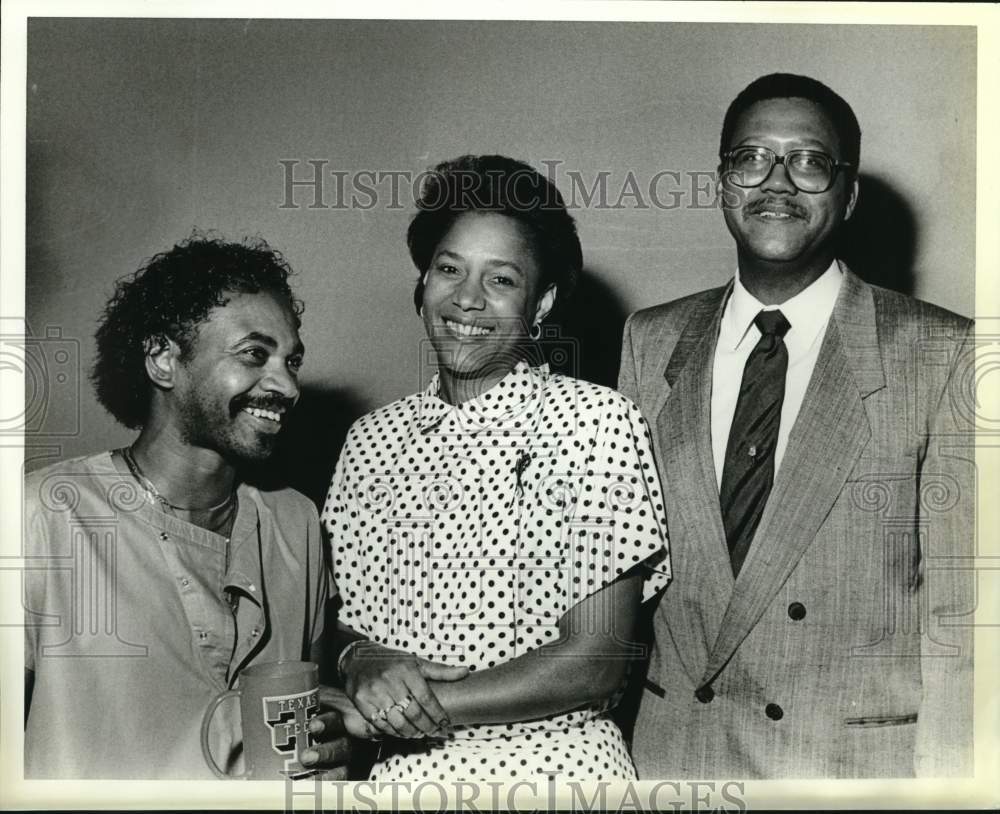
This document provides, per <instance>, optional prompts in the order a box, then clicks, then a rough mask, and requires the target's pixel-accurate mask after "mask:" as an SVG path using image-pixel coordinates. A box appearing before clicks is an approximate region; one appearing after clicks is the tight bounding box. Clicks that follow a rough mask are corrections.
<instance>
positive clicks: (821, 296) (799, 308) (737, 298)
mask: <svg viewBox="0 0 1000 814" xmlns="http://www.w3.org/2000/svg"><path fill="white" fill-rule="evenodd" d="M843 279H844V273H843V271H841V269H840V265H839V264H838V263H837V261H836V260H834V261H833V262H832V263H830V267H829V268H828V269H827V270H826V271H824V272H823V274H821V275H820V277H819V278H818V279H816V280H815V281H813V282H812V283H811V284H810V285H809V286H807V287H806V288H804V289H803V290H802V291H800V292H799V293H798V294H796V295H795V296H794V297H792V298H790V299H787V300H785V301H784V302H783V303H781V304H780V305H764V303H762V302H761V301H760V300H758V299H757V298H756V297H755V296H754V295H753V294H751V293H750V292H749V291H747V290H746V288H744V287H743V283H742V282H740V272H739V269H737V270H736V279H735V281H734V282H733V293H732V294H731V295H730V298H729V303H728V305H727V307H726V315H725V324H724V328H723V336H724V337H726V342H727V345H728V347H729V349H730V350H736V348H738V347H739V346H740V345H741V344H742V343H743V342H744V341H746V339H747V336H748V335H752V336H753V337H754V338H755V339H756V337H758V336H759V333H760V332H759V331H757V329H756V327H755V326H754V324H753V320H754V317H756V316H757V313H758V312H759V311H773V310H775V309H778V310H780V311H781V313H782V314H784V315H785V319H787V320H788V322H789V324H790V325H791V326H792V327H791V328H790V329H789V330H788V333H787V334H786V335H785V345H786V346H787V347H788V352H789V354H791V355H795V354H796V353H797V352H803V351H805V350H806V348H808V347H810V346H811V345H812V343H813V342H815V341H816V337H818V336H819V334H820V332H821V331H822V330H823V329H824V328H825V327H826V324H827V322H828V321H829V319H830V315H831V314H832V313H833V307H834V305H836V303H837V295H838V294H839V293H840V284H841V282H842V281H843Z"/></svg>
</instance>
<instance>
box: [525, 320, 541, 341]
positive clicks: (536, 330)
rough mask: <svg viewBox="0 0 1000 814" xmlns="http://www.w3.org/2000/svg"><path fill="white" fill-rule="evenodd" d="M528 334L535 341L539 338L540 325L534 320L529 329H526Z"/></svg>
mask: <svg viewBox="0 0 1000 814" xmlns="http://www.w3.org/2000/svg"><path fill="white" fill-rule="evenodd" d="M528 336H530V337H531V338H532V339H534V340H536V341H537V340H539V339H541V336H542V326H541V325H539V324H538V323H537V322H536V323H535V324H534V325H532V326H531V330H529V331H528Z"/></svg>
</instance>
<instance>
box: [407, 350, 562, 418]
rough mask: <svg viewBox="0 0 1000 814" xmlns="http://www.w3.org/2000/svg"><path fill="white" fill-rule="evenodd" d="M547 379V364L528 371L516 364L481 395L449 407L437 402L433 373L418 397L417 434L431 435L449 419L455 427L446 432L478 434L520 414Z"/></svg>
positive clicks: (522, 363)
mask: <svg viewBox="0 0 1000 814" xmlns="http://www.w3.org/2000/svg"><path fill="white" fill-rule="evenodd" d="M548 377H549V366H548V365H547V364H544V365H540V366H538V367H532V366H531V365H529V364H528V363H527V362H525V361H520V362H518V363H517V364H516V365H515V366H514V369H513V370H511V371H510V373H508V374H507V375H506V376H504V377H503V378H502V379H501V380H500V381H499V382H497V383H496V384H495V385H493V387H491V388H490V389H489V390H487V391H486V392H485V393H482V394H480V395H479V396H477V397H476V398H474V399H469V400H468V401H464V402H462V403H461V404H457V405H453V404H448V402H446V401H444V400H442V399H441V397H440V392H441V377H440V374H439V373H435V374H434V376H433V378H432V379H431V381H430V384H429V385H428V386H427V388H426V389H425V390H424V392H423V393H421V394H420V402H419V415H418V416H417V426H418V427H419V429H420V431H421V432H425V433H426V432H432V431H434V430H436V429H438V428H439V427H441V426H442V424H444V423H445V419H447V418H451V419H453V421H454V423H456V424H458V427H457V428H456V427H455V426H454V424H453V423H452V422H448V424H449V426H448V431H449V432H456V431H458V432H478V431H480V430H484V429H487V428H488V427H491V426H493V425H495V424H497V423H499V422H501V421H503V420H504V419H505V418H508V417H510V416H511V415H512V414H522V413H523V405H524V404H525V403H526V402H527V401H529V400H530V399H533V398H536V397H537V396H538V394H540V393H541V391H542V388H543V387H544V385H545V382H546V381H547V380H548Z"/></svg>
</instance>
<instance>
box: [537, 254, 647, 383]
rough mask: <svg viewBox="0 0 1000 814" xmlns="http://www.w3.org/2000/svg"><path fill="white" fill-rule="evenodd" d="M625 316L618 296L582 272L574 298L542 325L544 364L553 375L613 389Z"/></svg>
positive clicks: (599, 280) (609, 287)
mask: <svg viewBox="0 0 1000 814" xmlns="http://www.w3.org/2000/svg"><path fill="white" fill-rule="evenodd" d="M627 316H628V312H627V310H626V308H625V304H624V302H623V301H622V299H621V298H620V297H619V296H618V293H617V292H616V291H615V290H614V289H613V288H612V287H611V286H609V285H608V284H607V283H606V282H605V281H604V280H603V279H601V278H600V277H598V276H597V275H596V274H594V273H591V272H590V271H587V270H586V269H584V271H583V273H582V274H581V275H580V279H579V281H578V283H577V288H576V291H575V292H574V294H573V296H572V297H571V298H570V299H569V301H568V302H566V303H564V304H563V305H562V306H561V310H560V313H559V314H558V315H556V316H555V318H554V319H553V320H552V321H551V322H550V323H549V324H547V325H543V334H542V338H541V339H540V340H539V344H540V345H541V346H542V350H543V353H544V354H545V358H546V361H548V363H549V366H550V367H551V368H552V370H553V371H555V372H559V373H563V374H566V375H569V376H576V377H577V378H580V379H586V380H587V381H589V382H594V383H595V384H603V385H605V386H606V387H615V385H616V384H617V381H618V362H619V360H620V358H621V348H622V330H623V328H624V327H625V319H626V317H627Z"/></svg>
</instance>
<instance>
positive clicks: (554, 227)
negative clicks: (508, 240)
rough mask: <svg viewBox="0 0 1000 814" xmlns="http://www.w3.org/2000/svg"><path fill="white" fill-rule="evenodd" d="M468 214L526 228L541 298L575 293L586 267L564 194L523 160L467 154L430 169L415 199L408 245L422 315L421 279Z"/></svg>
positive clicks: (415, 300) (562, 297)
mask: <svg viewBox="0 0 1000 814" xmlns="http://www.w3.org/2000/svg"><path fill="white" fill-rule="evenodd" d="M466 212H493V213H497V214H500V215H506V216H507V217H510V218H514V219H515V220H516V221H518V222H519V223H521V224H523V225H524V227H525V228H526V229H527V231H528V234H529V235H530V238H531V244H532V248H533V249H534V252H535V257H536V258H537V260H538V264H539V268H540V270H541V274H542V278H541V285H540V288H539V293H541V292H544V291H545V290H546V289H547V288H548V287H549V286H550V285H555V286H556V302H557V304H561V303H562V302H563V301H565V299H566V298H567V297H568V296H569V295H570V293H571V292H572V291H573V288H574V287H575V286H576V281H577V278H578V277H579V274H580V271H581V269H582V268H583V250H582V249H581V248H580V238H579V237H578V236H577V233H576V223H575V222H574V220H573V217H572V215H570V214H569V212H568V211H567V209H566V202H565V201H564V200H563V196H562V194H561V193H560V192H559V190H558V189H557V188H556V186H555V184H553V183H552V182H551V181H550V180H549V179H548V178H545V177H544V176H542V175H541V174H540V173H538V172H537V171H536V170H535V169H533V168H532V167H531V166H530V165H528V164H525V163H524V162H523V161H517V160H515V159H513V158H507V157H506V156H502V155H464V156H461V157H460V158H456V159H454V160H452V161H444V162H442V163H440V164H438V165H437V166H436V167H435V168H434V169H433V170H431V171H430V172H429V173H428V174H427V177H426V179H425V181H424V183H423V187H422V189H421V191H420V196H419V198H418V200H417V213H416V214H415V215H414V216H413V220H411V221H410V227H409V229H408V230H407V232H406V243H407V246H408V247H409V249H410V257H411V258H412V260H413V264H414V265H415V266H416V267H417V270H418V271H419V272H420V277H419V278H418V279H417V285H416V288H415V290H414V292H413V304H414V306H415V307H416V309H417V312H418V313H419V312H420V306H421V303H422V301H423V296H424V282H423V275H424V273H425V272H426V271H427V269H428V268H430V264H431V260H432V259H433V257H434V252H435V250H436V249H437V246H438V244H439V243H440V242H441V239H442V238H443V237H444V236H445V234H446V233H447V231H448V230H449V229H450V228H451V227H452V224H454V222H455V221H456V220H457V219H458V217H459V216H461V215H463V214H465V213H466Z"/></svg>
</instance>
